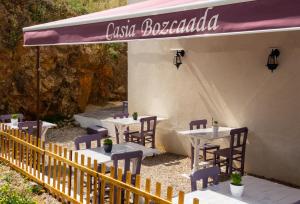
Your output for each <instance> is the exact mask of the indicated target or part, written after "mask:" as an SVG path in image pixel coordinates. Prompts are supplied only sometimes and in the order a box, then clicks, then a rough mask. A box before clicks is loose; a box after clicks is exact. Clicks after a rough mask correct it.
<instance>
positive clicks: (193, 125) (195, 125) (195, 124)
mask: <svg viewBox="0 0 300 204" xmlns="http://www.w3.org/2000/svg"><path fill="white" fill-rule="evenodd" d="M206 125H207V120H193V121H191V122H190V130H195V129H200V128H206ZM219 149H220V145H215V144H210V143H205V144H204V145H203V146H201V147H200V150H201V151H202V152H203V160H204V161H213V160H214V159H213V158H211V159H208V158H207V154H211V155H213V154H214V151H216V150H219ZM194 156H195V155H194V147H193V145H191V160H192V161H191V168H193V166H194Z"/></svg>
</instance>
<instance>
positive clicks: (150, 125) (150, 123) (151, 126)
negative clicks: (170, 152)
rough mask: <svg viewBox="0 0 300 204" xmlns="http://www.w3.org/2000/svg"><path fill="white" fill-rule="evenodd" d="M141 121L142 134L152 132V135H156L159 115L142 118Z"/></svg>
mask: <svg viewBox="0 0 300 204" xmlns="http://www.w3.org/2000/svg"><path fill="white" fill-rule="evenodd" d="M140 122H141V134H142V135H145V134H151V135H152V136H155V131H156V122H157V116H150V117H145V118H141V119H140Z"/></svg>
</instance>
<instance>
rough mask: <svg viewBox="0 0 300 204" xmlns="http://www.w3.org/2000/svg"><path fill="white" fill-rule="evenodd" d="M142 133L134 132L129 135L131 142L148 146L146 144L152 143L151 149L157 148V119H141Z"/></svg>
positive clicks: (153, 117) (154, 117)
mask: <svg viewBox="0 0 300 204" xmlns="http://www.w3.org/2000/svg"><path fill="white" fill-rule="evenodd" d="M140 122H141V130H140V132H133V133H129V134H128V138H129V142H135V143H138V144H141V145H144V146H146V143H151V148H155V132H156V122H157V117H156V116H151V117H145V118H141V119H140Z"/></svg>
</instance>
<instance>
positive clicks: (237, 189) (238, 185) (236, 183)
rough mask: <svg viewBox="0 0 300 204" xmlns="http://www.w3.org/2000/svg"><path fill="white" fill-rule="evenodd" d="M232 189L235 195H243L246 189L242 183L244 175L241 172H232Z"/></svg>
mask: <svg viewBox="0 0 300 204" xmlns="http://www.w3.org/2000/svg"><path fill="white" fill-rule="evenodd" d="M230 191H231V194H232V195H233V196H234V197H241V196H242V194H243V191H244V185H243V184H242V176H241V174H239V173H232V174H231V183H230Z"/></svg>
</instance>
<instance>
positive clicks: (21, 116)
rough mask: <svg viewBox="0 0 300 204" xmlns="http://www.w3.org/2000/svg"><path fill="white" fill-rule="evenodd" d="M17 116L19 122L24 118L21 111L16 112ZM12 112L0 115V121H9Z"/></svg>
mask: <svg viewBox="0 0 300 204" xmlns="http://www.w3.org/2000/svg"><path fill="white" fill-rule="evenodd" d="M16 115H17V116H18V119H19V122H22V121H23V119H24V115H23V114H21V113H18V114H16ZM11 117H12V114H6V115H0V122H1V123H10V120H11Z"/></svg>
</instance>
